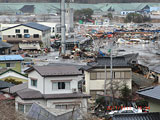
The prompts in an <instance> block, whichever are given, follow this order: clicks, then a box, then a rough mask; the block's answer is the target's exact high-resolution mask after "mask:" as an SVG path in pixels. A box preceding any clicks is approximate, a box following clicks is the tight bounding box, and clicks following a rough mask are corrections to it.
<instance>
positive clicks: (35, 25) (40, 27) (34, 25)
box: [21, 22, 51, 31]
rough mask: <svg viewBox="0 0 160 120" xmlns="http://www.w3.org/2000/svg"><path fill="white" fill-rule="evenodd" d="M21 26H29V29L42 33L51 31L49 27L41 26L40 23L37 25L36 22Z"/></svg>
mask: <svg viewBox="0 0 160 120" xmlns="http://www.w3.org/2000/svg"><path fill="white" fill-rule="evenodd" d="M21 25H24V26H27V27H31V28H34V29H37V30H41V31H46V30H50V29H51V28H50V27H48V26H45V25H41V24H38V23H35V22H31V23H26V24H21Z"/></svg>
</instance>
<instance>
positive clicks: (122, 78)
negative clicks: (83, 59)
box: [82, 57, 132, 98]
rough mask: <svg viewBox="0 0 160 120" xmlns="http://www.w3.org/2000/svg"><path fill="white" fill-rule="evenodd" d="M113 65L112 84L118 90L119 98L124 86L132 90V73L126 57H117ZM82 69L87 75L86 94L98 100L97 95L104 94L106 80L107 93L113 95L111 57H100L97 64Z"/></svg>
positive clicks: (89, 64) (116, 92) (93, 63)
mask: <svg viewBox="0 0 160 120" xmlns="http://www.w3.org/2000/svg"><path fill="white" fill-rule="evenodd" d="M112 63H113V66H112V67H113V69H112V78H113V81H112V84H113V88H114V89H116V91H115V94H116V96H118V95H119V90H120V89H121V87H122V86H123V85H124V84H126V85H127V86H128V87H129V89H132V71H131V67H130V65H129V64H128V63H127V61H126V60H125V58H124V57H115V58H113V62H112ZM105 65H106V74H105ZM82 69H83V70H84V74H85V92H86V93H87V94H90V95H91V96H92V97H93V98H96V95H97V94H103V92H104V86H105V78H106V80H107V81H106V93H107V95H111V73H110V57H98V58H97V59H96V61H95V62H91V63H88V65H87V66H85V67H83V68H82Z"/></svg>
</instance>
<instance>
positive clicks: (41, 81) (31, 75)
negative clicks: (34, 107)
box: [28, 70, 44, 94]
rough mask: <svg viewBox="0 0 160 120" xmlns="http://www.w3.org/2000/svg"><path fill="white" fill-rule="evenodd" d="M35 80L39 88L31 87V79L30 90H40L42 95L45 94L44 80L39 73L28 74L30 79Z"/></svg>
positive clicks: (29, 82)
mask: <svg viewBox="0 0 160 120" xmlns="http://www.w3.org/2000/svg"><path fill="white" fill-rule="evenodd" d="M30 77H31V78H35V79H37V87H34V86H31V80H30V79H29V81H28V88H30V89H33V90H38V91H40V92H41V93H42V94H43V93H44V89H43V88H44V86H43V85H44V84H43V82H44V80H43V77H42V76H41V75H40V74H39V73H38V72H37V71H35V70H34V71H32V72H30V73H29V74H28V78H30Z"/></svg>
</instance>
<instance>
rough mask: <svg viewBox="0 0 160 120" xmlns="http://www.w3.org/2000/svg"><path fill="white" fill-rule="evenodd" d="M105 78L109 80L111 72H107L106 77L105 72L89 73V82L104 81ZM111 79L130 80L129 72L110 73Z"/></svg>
mask: <svg viewBox="0 0 160 120" xmlns="http://www.w3.org/2000/svg"><path fill="white" fill-rule="evenodd" d="M105 77H107V79H110V78H111V72H110V71H107V76H105V72H100V71H97V72H91V73H90V79H91V80H105ZM112 78H113V79H127V78H131V72H130V71H126V72H121V71H113V72H112Z"/></svg>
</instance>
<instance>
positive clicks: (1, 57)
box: [0, 55, 24, 61]
mask: <svg viewBox="0 0 160 120" xmlns="http://www.w3.org/2000/svg"><path fill="white" fill-rule="evenodd" d="M17 60H18V61H22V60H24V58H23V57H22V56H20V55H0V61H17Z"/></svg>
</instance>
